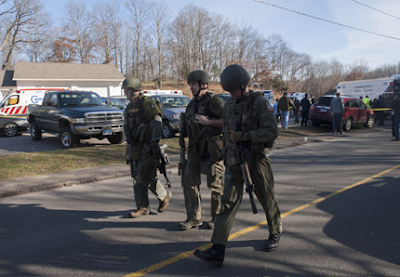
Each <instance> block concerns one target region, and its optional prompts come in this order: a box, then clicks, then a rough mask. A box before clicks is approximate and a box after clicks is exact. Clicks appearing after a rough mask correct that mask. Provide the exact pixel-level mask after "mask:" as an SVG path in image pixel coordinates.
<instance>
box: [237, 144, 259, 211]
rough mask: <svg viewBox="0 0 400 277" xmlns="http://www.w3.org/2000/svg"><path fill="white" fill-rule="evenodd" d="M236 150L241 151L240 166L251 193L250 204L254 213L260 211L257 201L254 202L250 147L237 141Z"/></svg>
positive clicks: (247, 190) (248, 190) (247, 189)
mask: <svg viewBox="0 0 400 277" xmlns="http://www.w3.org/2000/svg"><path fill="white" fill-rule="evenodd" d="M235 146H236V151H238V153H239V161H240V168H241V169H242V175H243V180H244V183H245V185H246V192H247V193H248V194H249V197H250V204H251V209H252V210H253V214H256V213H258V211H257V206H256V203H254V197H253V192H254V183H253V180H252V179H251V175H250V170H249V160H250V158H249V154H248V151H249V150H248V149H247V148H245V147H242V143H241V142H240V143H235Z"/></svg>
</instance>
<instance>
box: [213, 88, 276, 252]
mask: <svg viewBox="0 0 400 277" xmlns="http://www.w3.org/2000/svg"><path fill="white" fill-rule="evenodd" d="M223 130H224V140H225V146H224V152H225V155H226V157H225V165H226V173H225V185H224V194H223V197H222V207H221V211H220V213H219V215H218V216H217V218H216V220H215V229H214V232H213V236H212V239H211V242H212V243H214V244H218V245H224V246H225V245H226V243H227V241H228V237H229V233H230V230H231V228H232V225H233V221H234V218H235V216H236V213H237V211H238V208H239V206H240V203H241V201H242V197H243V177H242V171H241V168H240V164H239V163H240V162H239V161H238V157H237V155H238V153H237V148H236V146H235V143H233V142H231V141H230V139H229V133H230V131H242V132H243V133H246V134H248V135H249V137H250V138H251V140H249V141H243V142H240V143H241V145H242V149H243V148H246V149H247V150H248V151H249V153H250V155H251V162H250V164H249V169H250V174H251V177H252V179H253V183H254V185H255V195H256V196H257V198H258V200H259V202H260V203H261V205H262V207H263V210H264V212H265V216H266V218H267V220H268V227H269V231H270V235H278V234H280V233H281V232H282V223H281V215H280V210H279V207H278V203H277V201H276V199H275V191H274V178H273V174H272V169H271V164H270V158H269V155H268V152H267V148H268V147H272V142H273V141H274V140H275V138H276V137H277V136H278V125H277V121H276V117H275V114H274V110H273V108H272V107H271V106H270V104H269V103H268V100H267V99H266V98H265V97H264V95H263V94H257V93H255V92H254V91H251V90H250V91H249V93H248V94H246V95H244V96H243V97H242V98H240V99H237V100H235V99H233V98H231V99H229V100H228V102H227V104H226V107H225V110H224V128H223Z"/></svg>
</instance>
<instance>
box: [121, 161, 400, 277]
mask: <svg viewBox="0 0 400 277" xmlns="http://www.w3.org/2000/svg"><path fill="white" fill-rule="evenodd" d="M398 168H400V165H396V166H394V167H392V168H389V169H387V170H385V171H382V172H381V173H378V174H375V175H373V176H371V177H368V178H365V179H364V180H362V181H359V182H357V183H354V184H352V185H350V186H348V187H345V188H343V189H340V190H337V191H335V192H333V193H331V194H329V195H327V196H325V197H321V198H319V199H316V200H314V201H311V202H309V203H307V204H304V205H302V206H299V207H297V208H295V209H292V210H290V211H287V212H286V213H283V214H282V215H281V216H282V218H285V217H287V216H289V215H291V214H294V213H297V212H299V211H301V210H304V209H306V208H308V207H310V206H312V205H314V204H317V203H320V202H323V201H325V200H327V199H328V198H331V197H333V196H335V195H338V194H340V193H343V192H345V191H348V190H350V189H352V188H355V187H357V186H360V185H362V184H365V183H367V182H369V181H371V180H373V179H376V178H378V177H380V176H382V175H385V174H387V173H389V172H391V171H393V170H395V169H398ZM266 224H267V221H266V220H265V221H262V222H260V223H257V224H256V225H253V226H250V227H248V228H245V229H243V230H240V231H237V232H235V233H233V234H231V235H230V236H229V239H228V241H230V240H233V239H235V238H237V237H240V236H242V235H245V234H247V233H250V232H252V231H254V230H256V229H258V228H260V227H262V226H263V225H266ZM211 246H212V244H211V243H207V244H205V245H202V246H200V247H197V248H195V249H192V250H189V251H187V252H184V253H181V254H179V255H176V256H174V257H172V258H170V259H167V260H164V261H162V262H159V263H157V264H154V265H151V266H149V267H146V268H143V269H141V270H139V271H136V272H132V273H130V274H128V275H125V276H124V277H132V276H143V275H146V274H147V273H151V272H153V271H156V270H159V269H161V268H163V267H165V266H168V265H171V264H173V263H176V262H179V261H181V260H183V259H186V258H189V257H190V256H192V255H193V252H194V251H196V250H205V249H208V248H210V247H211Z"/></svg>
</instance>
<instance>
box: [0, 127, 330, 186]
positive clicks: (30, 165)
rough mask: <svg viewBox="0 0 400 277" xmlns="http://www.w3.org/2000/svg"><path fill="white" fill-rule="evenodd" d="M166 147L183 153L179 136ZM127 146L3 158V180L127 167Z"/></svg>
mask: <svg viewBox="0 0 400 277" xmlns="http://www.w3.org/2000/svg"><path fill="white" fill-rule="evenodd" d="M329 132H330V127H329V126H327V127H326V128H324V127H318V128H317V127H312V126H310V127H306V128H305V127H292V128H289V129H287V130H281V131H280V133H279V137H278V140H283V139H290V138H294V137H298V136H312V135H316V134H323V133H329ZM164 143H165V144H167V145H168V148H167V154H168V155H178V154H179V151H180V147H179V143H178V137H175V138H170V139H162V140H161V142H160V144H161V145H162V144H164ZM125 150H126V146H125V144H121V145H101V146H82V147H76V148H72V149H68V150H62V149H60V150H55V151H47V152H36V153H24V154H17V155H9V156H2V157H1V159H0V168H1V170H0V180H5V179H11V178H16V177H25V176H32V175H42V174H48V173H56V172H62V171H66V170H73V169H80V168H90V167H96V166H103V165H111V164H125Z"/></svg>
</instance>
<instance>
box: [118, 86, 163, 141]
mask: <svg viewBox="0 0 400 277" xmlns="http://www.w3.org/2000/svg"><path fill="white" fill-rule="evenodd" d="M157 114H158V115H161V112H160V109H159V108H158V107H157V105H156V104H155V102H154V101H153V100H152V99H151V98H149V97H147V96H145V95H143V93H140V94H139V99H138V100H137V101H136V102H134V103H132V102H130V103H129V104H128V106H127V107H126V109H125V122H126V123H125V124H126V128H127V129H128V131H130V132H131V135H132V141H133V142H144V141H146V142H149V141H150V139H151V130H150V124H149V122H150V120H152V119H153V118H154V116H156V115H157Z"/></svg>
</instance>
